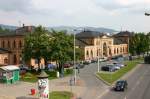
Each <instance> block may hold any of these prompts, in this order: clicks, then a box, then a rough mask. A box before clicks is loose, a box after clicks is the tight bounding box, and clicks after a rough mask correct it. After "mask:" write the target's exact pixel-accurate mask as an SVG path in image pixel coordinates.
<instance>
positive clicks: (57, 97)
mask: <svg viewBox="0 0 150 99" xmlns="http://www.w3.org/2000/svg"><path fill="white" fill-rule="evenodd" d="M72 96H73V94H72V93H71V92H67V91H54V92H52V93H50V95H49V99H71V97H72Z"/></svg>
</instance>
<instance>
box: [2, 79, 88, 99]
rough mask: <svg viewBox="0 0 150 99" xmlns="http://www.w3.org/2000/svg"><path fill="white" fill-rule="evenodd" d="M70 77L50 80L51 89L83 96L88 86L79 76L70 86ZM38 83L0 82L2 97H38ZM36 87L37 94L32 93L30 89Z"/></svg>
mask: <svg viewBox="0 0 150 99" xmlns="http://www.w3.org/2000/svg"><path fill="white" fill-rule="evenodd" d="M70 78H71V77H64V78H59V79H54V80H50V81H49V90H50V92H52V91H71V92H73V93H74V94H75V95H76V96H77V97H79V96H81V95H82V94H83V93H84V92H85V90H86V87H85V86H84V82H83V81H81V80H80V79H79V78H78V79H77V84H76V86H70V83H69V81H70ZM37 86H38V85H37V83H28V82H18V83H17V84H14V85H5V84H0V88H1V90H0V99H15V97H18V98H16V99H37V97H38V89H37ZM31 88H34V89H36V92H37V94H36V95H35V96H31V95H30V89H31ZM2 89H3V90H2Z"/></svg>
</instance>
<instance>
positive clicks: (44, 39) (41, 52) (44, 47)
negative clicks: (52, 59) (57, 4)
mask: <svg viewBox="0 0 150 99" xmlns="http://www.w3.org/2000/svg"><path fill="white" fill-rule="evenodd" d="M24 41H25V43H24V50H23V56H24V60H25V61H26V62H28V61H30V60H31V58H34V59H37V61H38V66H39V64H40V60H41V58H44V59H47V57H48V56H47V54H48V53H49V52H50V45H49V44H50V35H49V33H48V31H47V30H46V29H45V28H43V27H42V26H38V27H36V28H35V31H34V32H32V33H28V35H26V37H25V39H24Z"/></svg>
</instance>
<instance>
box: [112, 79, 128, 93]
mask: <svg viewBox="0 0 150 99" xmlns="http://www.w3.org/2000/svg"><path fill="white" fill-rule="evenodd" d="M127 86H128V83H127V81H126V80H119V81H117V82H116V84H115V87H114V90H115V91H125V90H126V89H127Z"/></svg>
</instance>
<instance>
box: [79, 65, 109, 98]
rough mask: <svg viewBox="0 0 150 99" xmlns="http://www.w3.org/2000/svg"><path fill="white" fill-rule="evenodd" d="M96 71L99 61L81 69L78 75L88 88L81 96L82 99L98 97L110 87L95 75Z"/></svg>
mask: <svg viewBox="0 0 150 99" xmlns="http://www.w3.org/2000/svg"><path fill="white" fill-rule="evenodd" d="M104 64H106V63H101V64H100V67H101V66H102V65H104ZM96 72H97V63H92V64H89V65H86V66H85V67H84V68H83V69H80V73H79V74H78V76H79V78H80V79H82V80H83V81H84V82H85V87H86V88H87V90H86V92H85V93H84V95H83V96H81V97H82V99H98V97H100V95H101V94H103V92H104V91H106V90H107V89H108V86H107V85H105V84H104V83H103V82H102V81H101V80H99V79H98V78H97V77H96V76H95V73H96Z"/></svg>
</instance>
